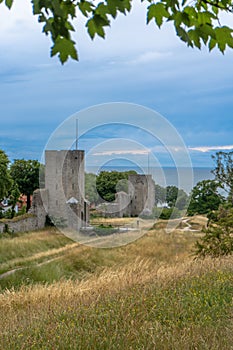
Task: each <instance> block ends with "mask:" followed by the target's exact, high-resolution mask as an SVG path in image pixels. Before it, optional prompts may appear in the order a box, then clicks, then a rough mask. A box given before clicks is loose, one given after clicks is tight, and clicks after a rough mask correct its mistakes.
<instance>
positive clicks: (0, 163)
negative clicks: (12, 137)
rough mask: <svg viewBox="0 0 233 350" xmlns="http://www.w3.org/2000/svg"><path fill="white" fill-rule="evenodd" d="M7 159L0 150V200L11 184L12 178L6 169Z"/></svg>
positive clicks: (6, 193) (5, 194)
mask: <svg viewBox="0 0 233 350" xmlns="http://www.w3.org/2000/svg"><path fill="white" fill-rule="evenodd" d="M8 165H9V159H8V157H7V155H6V153H5V152H4V151H2V150H0V201H1V200H3V199H4V197H6V196H7V195H8V192H9V190H10V189H11V186H12V179H11V176H10V173H9V169H8Z"/></svg>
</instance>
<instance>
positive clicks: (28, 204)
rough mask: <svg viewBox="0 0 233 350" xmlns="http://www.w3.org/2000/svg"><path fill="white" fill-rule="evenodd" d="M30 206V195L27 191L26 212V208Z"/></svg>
mask: <svg viewBox="0 0 233 350" xmlns="http://www.w3.org/2000/svg"><path fill="white" fill-rule="evenodd" d="M30 208H31V195H30V193H27V209H26V211H27V212H28V210H29V209H30Z"/></svg>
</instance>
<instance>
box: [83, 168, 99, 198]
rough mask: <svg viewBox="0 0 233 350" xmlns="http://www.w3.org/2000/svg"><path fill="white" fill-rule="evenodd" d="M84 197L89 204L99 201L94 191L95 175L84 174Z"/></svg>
mask: <svg viewBox="0 0 233 350" xmlns="http://www.w3.org/2000/svg"><path fill="white" fill-rule="evenodd" d="M85 197H86V198H87V199H88V200H89V202H90V203H95V204H97V203H98V201H99V194H98V192H97V189H96V175H95V174H92V173H86V174H85Z"/></svg>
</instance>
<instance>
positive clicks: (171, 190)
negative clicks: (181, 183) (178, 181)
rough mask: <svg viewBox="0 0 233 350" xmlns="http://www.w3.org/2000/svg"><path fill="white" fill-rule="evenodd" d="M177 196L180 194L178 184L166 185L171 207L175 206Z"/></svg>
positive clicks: (167, 199) (167, 197)
mask: <svg viewBox="0 0 233 350" xmlns="http://www.w3.org/2000/svg"><path fill="white" fill-rule="evenodd" d="M177 196H178V188H177V187H176V186H167V187H166V202H167V204H168V206H169V207H174V206H175V203H176V199H177Z"/></svg>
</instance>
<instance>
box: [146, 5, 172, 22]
mask: <svg viewBox="0 0 233 350" xmlns="http://www.w3.org/2000/svg"><path fill="white" fill-rule="evenodd" d="M169 16H170V14H169V12H168V11H167V10H166V8H165V5H164V4H163V3H161V2H158V3H157V4H152V5H150V6H149V7H148V11H147V24H148V23H149V22H150V21H151V20H152V19H154V20H155V22H156V24H157V26H158V27H159V28H160V27H161V25H162V24H163V18H164V17H165V18H168V17H169Z"/></svg>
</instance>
